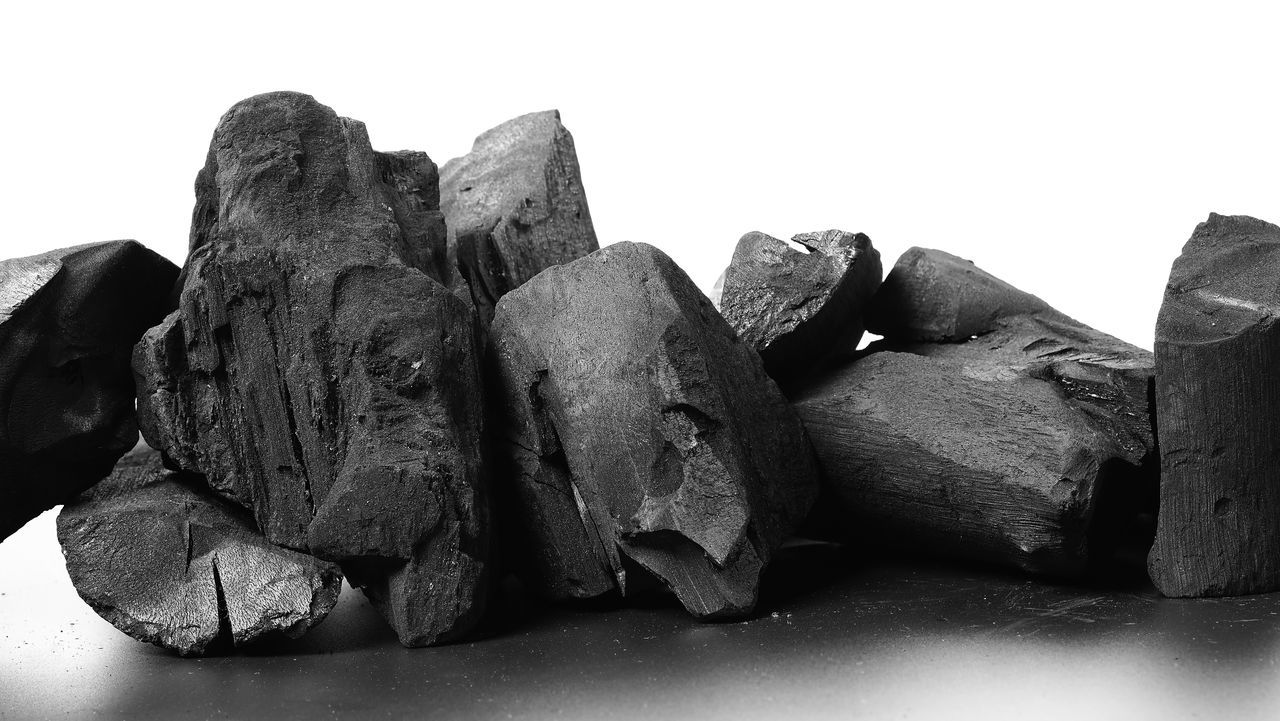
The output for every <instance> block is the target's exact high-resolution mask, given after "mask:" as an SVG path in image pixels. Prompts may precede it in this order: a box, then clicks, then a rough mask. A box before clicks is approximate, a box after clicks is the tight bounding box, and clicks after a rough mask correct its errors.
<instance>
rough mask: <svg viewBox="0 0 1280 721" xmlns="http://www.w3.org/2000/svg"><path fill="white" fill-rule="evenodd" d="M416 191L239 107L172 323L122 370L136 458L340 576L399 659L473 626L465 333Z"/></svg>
mask: <svg viewBox="0 0 1280 721" xmlns="http://www.w3.org/2000/svg"><path fill="white" fill-rule="evenodd" d="M433 178H434V169H433V165H432V164H431V161H430V159H429V158H427V157H426V156H425V155H423V154H421V153H416V154H415V153H395V154H389V155H387V154H379V153H375V152H374V151H373V150H372V149H370V147H369V140H368V136H367V134H366V132H365V129H364V126H363V125H362V124H361V123H359V122H357V121H354V120H349V119H347V118H340V117H338V116H337V115H336V114H334V112H333V110H331V109H330V108H328V107H326V106H324V105H321V104H320V103H318V102H316V101H315V99H313V98H311V97H310V96H307V95H300V94H297V93H270V94H267V95H259V96H256V97H253V98H250V99H248V100H245V101H243V102H241V103H239V104H237V105H236V106H235V107H233V108H232V109H231V110H230V111H229V112H228V113H227V114H226V115H225V116H224V117H223V119H222V122H221V123H220V124H219V125H218V128H217V130H216V131H215V133H214V138H213V142H212V144H211V146H210V151H209V157H208V160H207V162H206V165H205V167H204V169H203V170H202V171H201V172H200V175H199V177H198V179H197V181H196V194H197V201H196V211H195V216H194V220H193V224H192V232H191V255H190V257H189V258H188V260H187V265H186V268H185V270H184V278H185V283H184V285H183V288H182V295H181V300H180V302H179V307H178V310H177V311H176V312H175V313H174V314H172V315H170V316H169V317H168V318H167V319H166V320H165V321H164V323H163V324H161V325H160V326H159V327H157V328H154V329H152V330H151V331H149V332H148V333H147V335H146V337H145V338H144V339H143V341H142V342H141V343H140V344H139V346H138V348H137V351H136V354H135V361H134V364H135V369H136V371H137V373H138V375H139V377H140V379H141V385H140V398H139V409H140V414H141V420H142V423H141V425H142V429H143V433H144V435H145V436H146V438H147V439H148V441H149V442H150V443H151V444H152V445H153V446H155V447H157V448H160V449H162V450H163V451H164V452H165V453H166V454H167V455H168V456H169V458H171V459H172V460H173V461H174V462H175V463H177V464H178V465H179V466H180V467H181V468H183V469H186V470H191V471H196V472H200V473H203V474H205V475H206V476H207V478H208V481H209V484H210V485H211V486H212V487H213V488H214V489H215V490H217V491H218V492H219V493H221V494H223V495H224V496H226V497H228V498H231V499H233V500H235V501H237V502H239V503H240V504H242V505H244V506H246V507H247V508H250V509H252V510H253V514H254V517H255V519H256V520H257V523H258V525H259V527H260V528H261V529H262V531H263V533H264V534H265V535H266V537H267V538H268V539H269V540H270V541H272V542H273V543H277V544H280V545H282V546H285V547H287V548H292V549H295V550H299V551H306V552H309V553H312V554H314V555H316V556H318V557H321V558H324V559H327V560H332V561H339V562H342V563H343V568H344V570H345V571H346V572H347V573H348V575H349V576H350V577H351V578H352V579H353V581H355V582H357V583H360V584H361V585H364V586H365V587H366V591H367V592H368V593H369V595H370V597H371V598H372V599H373V600H374V603H375V605H377V606H378V607H379V608H380V609H381V610H382V612H383V614H384V615H385V616H386V617H387V619H388V620H389V621H390V622H391V623H392V625H393V626H394V627H395V629H396V632H397V633H398V635H399V637H400V640H401V642H402V643H404V644H406V645H411V646H416V645H426V644H433V643H437V642H442V641H446V640H450V639H454V638H457V637H459V636H460V635H462V634H464V633H465V632H466V631H467V630H468V629H469V628H470V627H471V626H472V625H473V623H474V622H475V620H476V619H477V617H478V615H479V614H480V612H481V608H482V602H483V591H484V586H485V581H484V576H485V568H486V561H487V552H488V550H487V549H488V511H487V501H486V498H485V493H486V491H485V487H484V482H483V476H482V470H483V469H482V467H481V459H480V438H481V433H482V406H483V403H482V399H481V387H480V370H479V360H478V351H477V343H478V326H477V323H476V320H475V315H474V312H473V311H472V310H471V309H470V308H469V307H468V305H467V304H466V303H465V302H463V301H461V300H459V299H458V298H456V297H454V296H453V295H452V294H451V293H450V292H449V291H448V289H447V288H446V287H445V286H444V285H443V284H442V283H441V282H438V281H447V280H448V279H447V278H445V277H439V276H440V275H441V274H442V273H444V272H445V271H447V264H444V265H442V264H441V258H442V257H444V238H443V236H442V235H441V234H440V230H441V229H440V224H439V217H438V211H437V209H435V208H434V207H433V205H434V202H435V196H436V189H435V188H434V187H432V182H433ZM407 608H415V609H419V610H420V612H415V613H408V612H406V611H405V609H407Z"/></svg>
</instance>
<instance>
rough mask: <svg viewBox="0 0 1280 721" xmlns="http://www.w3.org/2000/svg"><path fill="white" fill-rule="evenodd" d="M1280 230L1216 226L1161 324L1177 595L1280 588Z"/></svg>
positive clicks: (1164, 454)
mask: <svg viewBox="0 0 1280 721" xmlns="http://www.w3.org/2000/svg"><path fill="white" fill-rule="evenodd" d="M1277 277H1280V227H1277V226H1275V225H1272V224H1270V223H1266V222H1263V221H1261V220H1256V219H1254V218H1249V217H1246V216H1221V215H1216V214H1215V215H1210V216H1209V219H1208V220H1207V221H1205V222H1203V223H1201V224H1200V225H1199V226H1197V227H1196V229H1195V233H1194V234H1192V236H1191V239H1190V240H1188V241H1187V244H1186V245H1185V246H1184V247H1183V249H1182V255H1180V256H1179V257H1178V259H1177V260H1176V261H1174V264H1173V269H1172V272H1171V273H1170V274H1169V284H1168V286H1167V287H1166V289H1165V294H1164V303H1163V305H1162V306H1161V308H1160V316H1159V320H1158V321H1157V323H1156V346H1155V347H1156V353H1155V355H1156V369H1157V374H1156V394H1155V396H1156V407H1157V412H1158V417H1159V419H1160V466H1161V480H1160V515H1159V521H1158V527H1157V532H1156V540H1155V545H1154V546H1153V547H1152V549H1151V555H1150V557H1149V563H1148V570H1149V571H1150V574H1151V579H1152V581H1154V582H1155V584H1156V588H1158V589H1159V590H1160V592H1161V593H1163V594H1165V595H1167V596H1224V595H1238V594H1246V593H1260V592H1266V591H1275V590H1277V589H1280V482H1277V481H1280V455H1277V453H1276V449H1278V448H1280V422H1278V421H1277V420H1276V411H1275V409H1276V407H1277V405H1280V383H1278V382H1277V381H1278V380H1280V371H1277V370H1276V368H1277V364H1280V326H1277V323H1276V318H1277V316H1280V285H1278V284H1277V282H1276V279H1277Z"/></svg>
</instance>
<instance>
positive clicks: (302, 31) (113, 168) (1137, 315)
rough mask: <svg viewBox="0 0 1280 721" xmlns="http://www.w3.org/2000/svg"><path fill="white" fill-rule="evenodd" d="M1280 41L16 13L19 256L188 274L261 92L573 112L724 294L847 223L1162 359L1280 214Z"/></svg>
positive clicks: (4, 186)
mask: <svg viewBox="0 0 1280 721" xmlns="http://www.w3.org/2000/svg"><path fill="white" fill-rule="evenodd" d="M621 7H626V8H628V9H626V10H621V9H618V8H621ZM835 8H839V9H835ZM1278 38H1280V36H1278V35H1277V33H1276V27H1275V23H1274V18H1272V17H1267V16H1264V15H1260V14H1259V13H1257V12H1256V11H1254V10H1253V9H1250V8H1247V7H1244V8H1242V7H1235V8H1232V7H1229V6H1227V5H1226V4H1224V3H1220V2H1218V3H1212V4H1209V3H1205V4H1204V5H1203V6H1202V8H1201V9H1195V8H1188V7H1179V6H1177V5H1175V4H1172V3H1167V2H1166V3H1151V4H1130V3H1111V2H1106V3H1088V2H1083V3H1082V2H1075V3H1055V4H1052V5H1051V4H1047V3H1046V4H1041V3H985V2H973V1H970V2H960V3H936V4H931V3H908V2H897V3H876V4H875V6H874V7H856V6H852V5H849V4H846V3H830V4H810V3H804V2H796V1H794V0H787V1H786V2H777V1H776V0H775V1H774V2H769V3H760V4H752V3H744V2H735V3H724V4H716V5H711V4H705V5H704V4H695V3H693V2H688V1H686V2H676V3H664V2H644V3H634V4H626V5H623V4H617V3H608V2H595V3H582V4H579V5H576V6H575V5H569V4H564V5H556V6H554V7H552V6H548V5H545V4H542V3H521V4H518V5H515V6H510V7H508V6H499V5H491V4H481V3H474V2H464V1H462V0H459V1H457V2H450V3H447V4H436V3H414V4H406V5H404V6H392V5H385V4H381V3H375V2H355V1H354V0H348V1H347V2H343V3H325V2H309V3H305V4H298V5H293V6H289V7H284V6H277V5H274V4H272V3H268V2H263V1H259V2H247V3H245V2H211V3H182V2H174V3H169V4H165V5H156V6H154V7H142V6H129V5H128V4H125V3H119V2H100V3H94V4H85V5H81V6H76V5H69V4H65V3H48V2H45V3H41V2H24V3H17V2H13V3H6V4H5V5H4V6H3V10H0V102H3V108H2V111H3V112H0V141H2V142H3V155H2V156H0V157H2V158H3V167H2V171H3V172H0V256H3V257H9V256H20V255H29V254H33V253H36V252H40V251H43V250H47V249H51V248H54V247H58V246H63V245H70V244H77V243H83V242H87V241H93V240H106V239H112V238H136V239H138V240H140V241H142V242H144V243H146V244H147V245H149V246H150V247H152V248H154V249H156V250H158V251H159V252H161V253H163V254H165V255H167V256H168V257H170V258H171V259H173V260H174V261H176V262H181V261H182V258H183V255H184V252H185V246H186V237H187V226H188V221H189V218H190V212H191V206H192V200H193V194H192V182H193V180H194V177H195V173H196V171H197V170H198V169H199V167H200V166H201V164H202V163H203V160H204V155H205V152H206V149H207V144H208V142H209V138H210V135H211V133H212V131H213V128H214V126H215V125H216V123H217V121H218V118H219V116H220V115H221V114H222V113H223V112H224V111H225V110H226V109H227V108H228V107H229V106H230V105H231V104H232V103H234V102H236V101H237V100H240V99H242V98H244V97H247V96H249V95H252V94H255V93H259V92H264V91H270V90H278V89H293V90H299V91H304V92H308V93H311V94H313V95H315V96H316V97H317V98H318V99H319V100H320V101H321V102H324V103H326V104H328V105H330V106H332V107H333V108H334V109H336V110H337V111H338V113H339V114H342V115H346V116H350V117H353V118H357V119H360V120H363V121H364V122H365V123H366V124H367V126H368V128H369V132H370V135H371V137H372V140H373V143H374V146H375V147H376V148H379V149H383V150H394V149H401V148H412V149H419V150H425V151H427V152H428V153H430V154H431V156H432V157H433V158H434V159H435V160H436V161H437V162H439V163H441V164H443V162H444V161H445V160H448V159H449V158H451V157H453V156H456V155H460V154H463V153H465V152H466V151H467V149H468V148H469V147H470V143H471V140H472V139H473V138H474V136H475V135H477V134H478V133H480V132H481V131H483V130H485V129H487V128H489V127H491V126H493V125H496V124H498V123H500V122H502V121H504V120H506V119H508V118H510V117H513V116H515V115H519V114H521V113H525V112H529V111H533V110H541V109H546V108H553V107H554V108H559V109H560V111H561V113H562V116H563V120H564V122H565V124H566V125H567V126H568V127H569V129H570V130H571V132H572V133H573V135H574V137H575V139H576V142H577V148H578V153H579V159H580V163H581V167H582V173H583V178H584V182H585V185H586V188H587V196H588V200H589V204H590V207H591V211H592V215H593V217H594V220H595V225H596V229H597V232H598V234H599V237H600V240H601V242H602V244H608V243H611V242H616V241H620V240H640V241H646V242H649V243H652V244H654V245H656V246H658V247H660V248H662V249H663V250H665V251H667V252H668V253H669V254H670V255H671V256H673V257H674V258H675V259H676V261H677V262H679V263H680V264H681V265H682V266H683V267H685V268H686V269H687V270H688V272H689V273H690V274H691V275H692V276H693V278H694V280H695V281H697V282H698V283H699V284H700V285H701V286H702V287H703V288H704V289H709V288H710V286H711V284H712V283H713V282H714V280H715V278H716V276H717V275H718V273H719V272H720V270H721V269H722V268H723V266H724V265H725V263H726V262H727V260H728V258H729V256H730V254H731V253H732V250H733V246H734V243H735V242H736V240H737V239H738V238H739V237H740V236H741V235H742V234H743V233H745V232H747V231H750V230H762V231H765V232H768V233H770V234H773V235H776V236H780V237H790V235H792V234H794V233H798V232H802V231H809V230H818V229H825V228H829V227H836V228H841V229H845V230H850V231H863V232H866V233H867V234H869V235H870V236H871V238H872V240H873V242H874V243H875V245H876V246H877V247H878V248H879V249H880V251H881V253H882V255H883V257H884V261H885V266H886V270H887V269H888V267H889V266H891V265H892V263H893V261H894V260H895V259H896V257H897V256H898V254H899V253H901V252H902V251H903V250H905V249H906V248H907V247H909V246H912V245H921V246H926V247H935V248H942V249H945V250H948V251H950V252H953V253H955V254H958V255H961V256H963V257H966V258H970V259H972V260H975V261H976V262H977V263H978V264H979V265H981V266H982V267H984V268H986V269H987V270H990V271H992V272H994V273H995V274H996V275H998V276H1000V277H1002V278H1004V279H1005V280H1008V281H1010V282H1012V283H1013V284H1014V285H1016V286H1018V287H1020V288H1022V289H1024V290H1027V291H1030V292H1032V293H1035V294H1037V295H1039V296H1041V297H1042V298H1044V299H1046V300H1047V301H1049V302H1050V303H1051V304H1053V305H1054V306H1056V307H1057V308H1059V309H1060V310H1062V311H1064V312H1066V313H1067V314H1069V315H1072V316H1074V317H1076V318H1078V319H1080V320H1082V321H1085V322H1087V323H1089V324H1091V325H1094V326H1096V327H1098V328H1100V329H1102V330H1105V331H1108V332H1110V333H1112V334H1115V335H1118V336H1120V337H1122V338H1124V339H1126V340H1129V341H1131V342H1133V343H1136V344H1138V345H1141V346H1144V347H1147V348H1150V347H1151V341H1152V334H1153V331H1152V327H1153V324H1154V321H1155V316H1156V311H1157V309H1158V307H1159V302H1160V296H1161V292H1162V289H1163V285H1164V282H1165V279H1166V277H1167V274H1168V267H1169V264H1170V262H1171V261H1172V259H1173V258H1174V257H1175V256H1176V255H1177V252H1178V250H1179V248H1180V247H1181V245H1182V243H1183V242H1184V241H1185V239H1186V238H1187V237H1188V236H1189V235H1190V233H1191V231H1192V229H1193V228H1194V226H1195V224H1196V223H1197V222H1199V221H1201V220H1203V219H1204V218H1205V217H1206V216H1207V214H1208V213H1209V212H1210V211H1217V212H1222V213H1243V214H1249V215H1254V216H1257V217H1261V218H1264V219H1269V220H1273V221H1280V192H1278V191H1280V187H1278V186H1280V173H1277V168H1278V167H1280V123H1278V122H1277V121H1278V120H1280V118H1278V117H1277V107H1278V105H1277V101H1276V95H1277V92H1278V91H1280V86H1278V84H1277V69H1278V68H1280V64H1278V63H1277V60H1280V40H1278ZM56 548H57V547H56V543H55V542H54V540H53V533H52V517H51V515H49V514H46V516H44V517H42V518H41V519H40V520H39V521H37V522H35V523H33V524H31V525H29V526H28V527H27V528H26V529H24V530H23V531H22V532H20V533H19V534H18V535H16V536H14V537H13V538H11V539H10V540H8V541H6V542H5V543H4V544H2V545H0V577H3V578H4V579H5V580H4V581H3V582H2V583H3V586H2V588H3V589H5V592H8V593H18V594H23V595H24V599H23V600H22V601H21V602H20V603H19V608H22V609H26V610H27V611H29V613H30V615H29V616H27V617H26V618H24V619H22V620H23V621H24V622H30V623H59V622H60V621H59V620H58V619H57V618H56V617H55V616H54V614H55V613H62V612H64V610H63V609H64V608H65V605H66V604H68V603H70V604H78V603H79V602H78V600H76V599H74V597H73V596H69V594H71V593H72V592H71V591H70V587H69V585H68V584H67V583H66V579H65V573H63V571H62V569H61V568H60V564H59V563H58V560H59V559H58V554H57V550H56ZM42 594H49V596H48V597H47V598H46V597H45V596H43V595H42ZM11 600H12V599H11ZM28 603H29V604H30V605H29V606H28V605H27V604H28ZM11 607H12V606H11ZM81 608H83V607H81ZM8 622H9V621H8V620H6V621H5V623H8Z"/></svg>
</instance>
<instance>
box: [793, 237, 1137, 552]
mask: <svg viewBox="0 0 1280 721" xmlns="http://www.w3.org/2000/svg"><path fill="white" fill-rule="evenodd" d="M872 306H873V308H874V311H873V312H872V313H871V315H872V317H874V318H875V319H876V321H875V325H872V326H871V327H872V329H873V330H878V331H880V332H882V333H885V334H886V337H885V339H884V340H882V341H879V342H877V343H875V344H872V346H871V347H870V348H869V349H868V351H869V352H868V353H867V354H866V355H864V356H862V357H861V358H859V359H858V360H855V361H853V362H852V363H849V364H846V365H844V366H843V367H841V368H839V369H837V370H835V371H833V372H831V373H830V374H828V375H826V376H825V377H823V378H821V379H820V380H819V381H817V382H816V383H814V384H813V385H812V386H810V387H808V388H805V389H804V390H803V391H801V392H800V393H799V394H798V395H797V398H796V409H797V411H798V412H799V414H800V417H801V418H802V419H803V420H804V423H805V426H806V427H807V429H808V431H809V435H810V437H811V438H812V439H813V444H814V447H815V449H816V451H817V453H818V456H819V459H820V461H821V463H822V466H823V468H824V470H825V472H826V477H827V480H828V484H829V486H828V487H829V489H830V490H831V491H832V492H833V495H834V496H836V497H837V498H838V499H839V500H840V501H841V502H842V504H843V507H844V509H845V511H846V512H847V513H848V514H849V515H848V518H849V523H850V524H851V525H852V526H854V527H856V528H859V529H860V530H861V535H863V536H864V537H868V538H876V539H878V541H879V542H881V543H884V544H886V545H888V546H896V547H907V548H912V549H916V550H922V551H925V552H929V553H934V554H944V555H950V556H959V557H964V558H970V559H977V560H981V561H987V562H994V563H1000V564H1007V565H1012V566H1016V567H1018V568H1021V569H1024V570H1027V571H1031V572H1038V573H1045V574H1051V575H1059V576H1078V575H1081V574H1083V573H1085V572H1087V571H1088V570H1089V569H1090V568H1091V567H1093V566H1095V565H1098V564H1099V563H1106V562H1110V561H1112V560H1113V559H1114V557H1115V555H1116V554H1117V553H1119V552H1122V551H1124V550H1125V549H1126V548H1128V547H1131V546H1132V545H1133V544H1137V545H1140V546H1141V547H1142V549H1143V550H1145V548H1146V546H1145V545H1142V544H1143V543H1144V541H1143V538H1144V534H1146V535H1145V539H1146V541H1145V542H1146V543H1147V544H1149V539H1150V536H1149V533H1150V526H1149V514H1150V513H1152V512H1153V511H1154V492H1155V475H1154V473H1155V465H1156V464H1155V458H1154V453H1155V439H1154V435H1153V432H1152V428H1151V422H1150V416H1149V411H1150V404H1149V392H1150V385H1151V377H1152V372H1153V371H1152V367H1153V360H1152V356H1151V354H1150V353H1148V352H1146V351H1144V350H1141V349H1139V348H1136V347H1134V346H1131V345H1128V344H1126V343H1124V342H1123V341H1120V340H1118V339H1116V338H1113V337H1111V336H1108V335H1106V334H1104V333H1100V332H1098V331H1096V330H1094V329H1092V328H1089V327H1087V326H1084V325H1083V324H1080V323H1078V322H1076V321H1074V320H1072V319H1070V318H1068V317H1066V316H1065V315H1063V314H1061V313H1059V312H1057V311H1055V310H1053V309H1052V308H1050V307H1049V306H1048V305H1047V304H1045V303H1044V302H1043V301H1041V300H1039V299H1038V298H1035V297H1034V296H1031V295H1028V294H1026V293H1023V292H1021V291H1018V290H1017V289H1015V288H1013V287H1011V286H1009V285H1008V284H1006V283H1003V282H1002V281H1000V280H998V279H996V278H994V277H992V276H991V275H989V274H987V273H985V272H983V271H982V270H980V269H978V268H976V267H975V266H973V264H972V263H969V262H967V261H962V260H960V259H959V258H956V257H954V256H951V255H948V254H946V253H942V252H940V251H933V250H922V249H919V248H913V249H912V250H910V251H908V252H907V253H906V254H905V255H904V256H903V258H902V259H901V260H900V261H899V262H898V263H897V265H896V266H895V267H894V269H893V271H892V272H891V273H890V274H889V277H888V278H887V279H886V280H885V283H884V285H883V286H882V288H881V291H880V292H879V293H878V294H877V295H876V297H875V299H874V300H873V303H872ZM975 336H976V337H975ZM925 339H928V340H938V341H942V340H943V339H955V340H957V341H958V342H928V340H925ZM1144 514H1148V516H1147V519H1148V520H1147V526H1145V527H1144V526H1143V525H1142V518H1143V516H1144Z"/></svg>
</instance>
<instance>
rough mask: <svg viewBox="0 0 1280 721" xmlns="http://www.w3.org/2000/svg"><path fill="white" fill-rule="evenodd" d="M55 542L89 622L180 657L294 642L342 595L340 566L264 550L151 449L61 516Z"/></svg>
mask: <svg viewBox="0 0 1280 721" xmlns="http://www.w3.org/2000/svg"><path fill="white" fill-rule="evenodd" d="M58 541H59V542H60V543H61V544H62V551H63V554H64V555H65V557H66V560H67V572H68V573H69V574H70V576H71V581H72V583H73V584H75V587H76V590H77V591H78V592H79V593H80V596H81V598H83V599H84V600H85V602H86V603H88V604H89V605H90V606H92V607H93V610H95V611H97V612H98V615H100V616H102V617H103V618H104V619H106V620H107V621H110V622H111V623H112V624H113V625H115V626H116V627H117V628H119V629H120V630H121V631H124V632H125V633H127V634H129V635H130V636H133V637H134V638H136V639H138V640H140V641H147V642H149V643H154V644H156V645H157V646H162V647H164V648H167V649H170V650H172V651H176V652H177V653H179V654H181V655H183V656H199V655H203V654H205V653H208V652H213V651H217V650H220V649H226V648H229V647H231V646H237V647H238V646H244V645H247V644H251V643H252V642H254V641H256V640H258V639H260V638H263V637H269V636H271V635H278V634H283V635H284V636H288V637H290V638H297V637H299V636H301V635H302V634H304V633H306V631H307V630H308V629H310V628H311V627H313V626H315V625H316V624H318V623H320V621H322V620H323V619H324V617H325V616H326V615H327V614H328V613H329V611H330V610H331V609H332V608H333V606H334V604H335V603H337V600H338V593H339V592H340V591H341V589H342V574H341V573H340V572H339V571H338V567H337V565H335V564H332V563H326V562H324V561H321V560H319V559H316V558H313V557H311V556H308V555H306V554H302V553H298V552H296V551H290V550H287V549H284V548H280V547H279V546H276V545H274V544H272V543H270V542H268V541H267V539H265V538H264V537H263V536H262V534H261V533H258V531H257V529H256V528H254V526H253V519H252V518H251V517H250V516H249V514H248V513H246V512H245V510H244V509H242V508H240V507H238V506H236V505H234V504H231V503H229V502H227V501H225V500H223V499H221V498H218V497H217V496H215V495H213V494H212V493H210V492H209V491H208V490H207V489H205V488H204V487H203V486H202V483H201V479H200V478H199V477H193V476H190V475H184V474H176V473H172V472H169V471H166V470H165V469H164V467H163V466H162V465H161V462H160V454H159V453H157V452H155V451H153V450H151V449H149V448H146V449H141V450H139V451H135V452H134V453H131V454H130V455H128V456H126V457H125V458H124V459H123V460H122V461H121V462H120V465H119V466H118V467H117V468H116V470H115V471H114V472H113V473H112V474H111V476H110V477H108V478H107V479H106V480H104V481H103V482H102V483H100V484H98V485H97V486H95V487H94V488H92V489H90V490H89V491H87V492H85V493H84V494H82V495H81V496H80V497H78V498H77V499H75V500H74V501H73V502H72V503H69V504H67V505H66V506H65V507H64V508H63V509H62V512H61V513H60V514H59V515H58Z"/></svg>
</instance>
